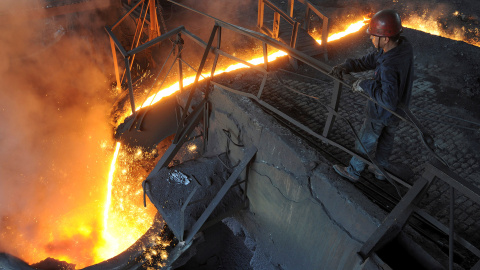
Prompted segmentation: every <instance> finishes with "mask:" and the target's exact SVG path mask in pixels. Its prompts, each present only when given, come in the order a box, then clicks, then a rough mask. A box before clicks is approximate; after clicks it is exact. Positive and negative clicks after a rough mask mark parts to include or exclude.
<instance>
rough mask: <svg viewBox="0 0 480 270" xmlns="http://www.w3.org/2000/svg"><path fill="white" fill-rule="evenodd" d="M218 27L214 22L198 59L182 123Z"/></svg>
mask: <svg viewBox="0 0 480 270" xmlns="http://www.w3.org/2000/svg"><path fill="white" fill-rule="evenodd" d="M218 28H220V26H218V25H217V24H215V26H214V27H213V30H212V33H211V34H210V38H209V39H208V43H207V46H206V47H205V52H204V53H203V57H202V60H201V61H200V66H199V67H198V70H197V75H196V76H195V81H194V82H193V85H192V90H191V91H190V94H189V96H188V99H187V103H186V104H185V108H183V113H182V118H183V119H182V123H183V122H184V121H183V120H184V119H185V118H187V116H188V115H187V113H188V109H189V108H190V103H191V102H192V98H193V94H194V92H195V89H196V87H197V84H198V78H200V75H202V71H203V67H204V66H205V61H206V60H207V57H208V54H209V53H210V49H211V48H212V43H213V40H214V39H215V35H216V33H217V30H218ZM178 128H179V129H181V128H182V127H181V126H179V127H178ZM177 133H178V132H177ZM177 136H178V134H177V135H176V136H175V141H178V139H177Z"/></svg>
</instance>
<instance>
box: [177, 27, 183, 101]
mask: <svg viewBox="0 0 480 270" xmlns="http://www.w3.org/2000/svg"><path fill="white" fill-rule="evenodd" d="M177 45H178V46H177V53H178V88H179V90H180V93H182V92H183V67H182V49H183V39H182V34H181V33H178V35H177Z"/></svg>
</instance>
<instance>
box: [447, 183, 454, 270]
mask: <svg viewBox="0 0 480 270" xmlns="http://www.w3.org/2000/svg"><path fill="white" fill-rule="evenodd" d="M453 210H455V189H454V188H453V187H452V186H450V226H449V233H448V269H450V270H453V239H454V234H455V232H454V230H453V229H454V222H453V221H454V218H455V216H454V211H453Z"/></svg>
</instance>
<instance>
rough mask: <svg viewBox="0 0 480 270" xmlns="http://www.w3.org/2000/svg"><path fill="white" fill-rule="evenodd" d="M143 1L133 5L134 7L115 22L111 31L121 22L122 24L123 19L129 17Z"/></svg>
mask: <svg viewBox="0 0 480 270" xmlns="http://www.w3.org/2000/svg"><path fill="white" fill-rule="evenodd" d="M144 1H145V0H140V1H138V3H136V4H135V6H133V7H132V8H131V9H130V10H129V11H128V12H127V13H126V14H125V15H123V16H122V17H121V18H120V19H118V21H117V22H115V23H114V24H113V26H112V28H111V29H112V30H113V29H115V28H116V27H117V26H118V25H119V24H120V23H121V22H123V20H125V18H126V17H127V16H128V15H130V14H131V13H132V12H133V11H134V10H135V9H136V8H137V7H138V6H139V5H140V4H141V3H143V2H144ZM128 5H130V3H128Z"/></svg>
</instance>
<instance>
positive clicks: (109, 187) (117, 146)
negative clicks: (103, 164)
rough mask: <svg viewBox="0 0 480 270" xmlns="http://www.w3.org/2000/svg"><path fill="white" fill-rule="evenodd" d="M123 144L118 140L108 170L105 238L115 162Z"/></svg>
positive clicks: (104, 216) (104, 215) (104, 224)
mask: <svg viewBox="0 0 480 270" xmlns="http://www.w3.org/2000/svg"><path fill="white" fill-rule="evenodd" d="M121 145H122V144H121V143H120V142H117V144H116V147H115V152H114V153H113V158H112V163H111V164H110V171H109V172H108V184H107V199H106V201H105V210H104V212H103V235H104V238H106V237H105V236H106V235H107V234H108V211H109V210H110V205H111V204H112V182H113V174H114V173H115V163H117V158H118V152H119V151H120V146H121Z"/></svg>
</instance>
